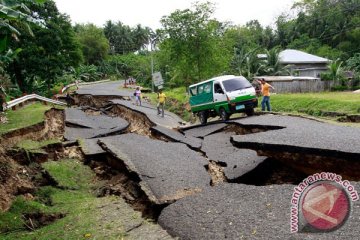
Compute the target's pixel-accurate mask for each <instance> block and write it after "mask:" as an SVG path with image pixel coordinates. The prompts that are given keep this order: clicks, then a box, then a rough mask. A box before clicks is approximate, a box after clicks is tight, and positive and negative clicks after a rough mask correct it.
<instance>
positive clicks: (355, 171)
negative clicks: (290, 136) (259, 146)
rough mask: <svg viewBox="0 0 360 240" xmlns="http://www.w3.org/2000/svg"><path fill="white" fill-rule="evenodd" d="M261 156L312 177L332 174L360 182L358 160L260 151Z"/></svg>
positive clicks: (359, 164)
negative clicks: (273, 159) (274, 159)
mask: <svg viewBox="0 0 360 240" xmlns="http://www.w3.org/2000/svg"><path fill="white" fill-rule="evenodd" d="M258 153H259V154H260V155H263V156H269V157H273V158H276V159H277V160H278V161H279V162H280V163H282V164H283V165H285V166H289V167H290V168H292V169H296V170H297V171H300V172H302V173H304V174H305V175H312V174H314V173H319V172H332V173H337V174H339V175H341V176H342V177H343V178H344V179H347V180H350V181H360V175H359V172H360V163H359V161H357V160H358V159H353V160H351V159H341V158H337V157H331V156H319V155H314V154H306V153H294V152H286V151H283V152H274V151H265V150H261V151H258Z"/></svg>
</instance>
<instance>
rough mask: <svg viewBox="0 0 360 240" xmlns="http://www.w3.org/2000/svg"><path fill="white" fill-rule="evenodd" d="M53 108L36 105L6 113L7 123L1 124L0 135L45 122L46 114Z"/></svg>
mask: <svg viewBox="0 0 360 240" xmlns="http://www.w3.org/2000/svg"><path fill="white" fill-rule="evenodd" d="M50 108H51V106H48V105H43V104H41V103H34V104H31V105H28V106H26V107H24V108H21V109H18V110H16V111H13V110H8V111H6V116H7V119H8V122H7V123H4V124H0V135H2V134H4V133H7V132H11V131H13V130H16V129H20V128H24V127H28V126H31V125H34V124H37V123H40V122H42V121H44V113H45V112H46V111H47V110H49V109H50Z"/></svg>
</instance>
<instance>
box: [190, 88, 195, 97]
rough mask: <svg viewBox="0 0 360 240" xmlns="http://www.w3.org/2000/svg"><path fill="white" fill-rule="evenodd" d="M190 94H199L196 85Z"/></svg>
mask: <svg viewBox="0 0 360 240" xmlns="http://www.w3.org/2000/svg"><path fill="white" fill-rule="evenodd" d="M190 94H191V95H192V96H196V95H197V88H196V87H192V88H190Z"/></svg>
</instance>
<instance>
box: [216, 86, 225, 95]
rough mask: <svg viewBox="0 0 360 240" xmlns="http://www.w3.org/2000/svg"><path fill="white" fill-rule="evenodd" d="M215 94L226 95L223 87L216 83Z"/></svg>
mask: <svg viewBox="0 0 360 240" xmlns="http://www.w3.org/2000/svg"><path fill="white" fill-rule="evenodd" d="M214 92H215V93H220V94H224V91H223V90H222V88H221V86H220V84H219V83H215V84H214Z"/></svg>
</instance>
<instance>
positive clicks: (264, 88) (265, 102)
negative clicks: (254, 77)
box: [258, 78, 275, 112]
mask: <svg viewBox="0 0 360 240" xmlns="http://www.w3.org/2000/svg"><path fill="white" fill-rule="evenodd" d="M258 82H259V83H260V84H261V93H262V95H263V98H262V101H261V110H262V111H265V106H266V109H267V110H268V111H269V112H270V111H271V106H270V88H271V89H273V90H275V88H274V87H273V86H271V85H270V84H268V83H267V82H266V81H265V79H263V78H262V79H260V81H259V80H258Z"/></svg>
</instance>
